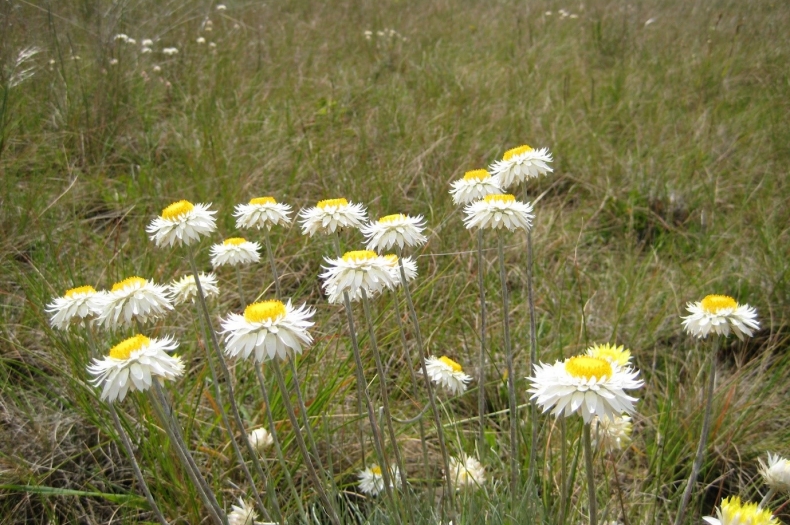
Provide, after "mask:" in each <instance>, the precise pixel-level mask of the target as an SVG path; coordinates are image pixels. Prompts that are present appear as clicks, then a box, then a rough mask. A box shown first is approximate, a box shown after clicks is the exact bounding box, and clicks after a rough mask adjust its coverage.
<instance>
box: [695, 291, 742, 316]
mask: <svg viewBox="0 0 790 525" xmlns="http://www.w3.org/2000/svg"><path fill="white" fill-rule="evenodd" d="M736 308H738V303H737V302H735V299H733V298H732V297H730V296H728V295H708V296H706V297H705V299H703V300H702V309H703V310H704V311H705V312H706V313H709V314H716V313H719V311H721V310H729V309H733V310H734V309H736Z"/></svg>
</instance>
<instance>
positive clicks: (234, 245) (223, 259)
mask: <svg viewBox="0 0 790 525" xmlns="http://www.w3.org/2000/svg"><path fill="white" fill-rule="evenodd" d="M260 249H261V245H260V244H258V243H257V242H250V241H248V240H247V239H244V238H242V237H231V238H230V239H225V241H224V242H223V243H222V244H215V245H213V246H212V247H211V251H210V253H211V265H212V266H214V268H216V267H217V266H224V265H226V264H227V265H230V266H237V265H239V264H252V263H256V262H258V261H260V260H261V254H260V253H258V251H259V250H260Z"/></svg>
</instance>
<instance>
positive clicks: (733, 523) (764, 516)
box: [702, 496, 779, 525]
mask: <svg viewBox="0 0 790 525" xmlns="http://www.w3.org/2000/svg"><path fill="white" fill-rule="evenodd" d="M702 519H703V520H705V521H706V522H707V523H709V524H710V525H779V520H778V519H776V518H775V517H773V516H772V515H771V511H770V510H768V509H763V508H760V507H759V506H758V505H757V503H741V498H739V497H737V496H730V497H729V498H725V499H723V500H722V502H721V505H720V506H719V508H717V509H716V517H715V518H714V517H712V516H705V517H704V518H702Z"/></svg>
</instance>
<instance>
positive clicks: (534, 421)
mask: <svg viewBox="0 0 790 525" xmlns="http://www.w3.org/2000/svg"><path fill="white" fill-rule="evenodd" d="M525 193H526V192H525ZM533 266H534V263H533V258H532V230H531V229H530V230H527V303H528V304H529V373H530V375H531V374H532V373H533V371H534V370H535V365H537V363H538V334H537V326H536V319H535V295H534V293H533V286H532V271H533ZM529 419H530V426H531V427H532V446H531V447H530V451H529V471H528V477H527V479H529V480H530V481H532V480H534V479H535V478H534V476H535V469H536V466H537V458H538V406H537V401H536V400H535V399H532V400H531V401H530V408H529Z"/></svg>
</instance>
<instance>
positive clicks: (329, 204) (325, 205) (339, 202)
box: [316, 198, 348, 210]
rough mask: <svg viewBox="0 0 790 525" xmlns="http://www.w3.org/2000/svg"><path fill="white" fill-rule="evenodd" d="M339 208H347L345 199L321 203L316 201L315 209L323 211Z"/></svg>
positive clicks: (328, 200)
mask: <svg viewBox="0 0 790 525" xmlns="http://www.w3.org/2000/svg"><path fill="white" fill-rule="evenodd" d="M340 206H348V201H347V200H346V199H343V198H340V199H326V200H323V201H318V204H316V207H318V208H321V209H322V210H325V209H327V208H339V207H340Z"/></svg>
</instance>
